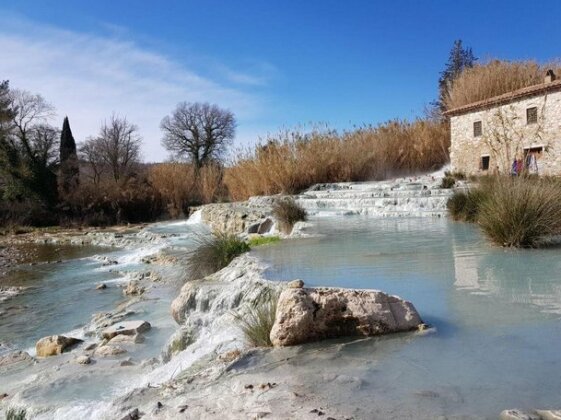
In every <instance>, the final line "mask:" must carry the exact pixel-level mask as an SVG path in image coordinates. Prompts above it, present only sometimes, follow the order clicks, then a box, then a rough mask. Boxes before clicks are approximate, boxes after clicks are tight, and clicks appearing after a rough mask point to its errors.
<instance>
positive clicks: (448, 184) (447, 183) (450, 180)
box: [440, 175, 456, 189]
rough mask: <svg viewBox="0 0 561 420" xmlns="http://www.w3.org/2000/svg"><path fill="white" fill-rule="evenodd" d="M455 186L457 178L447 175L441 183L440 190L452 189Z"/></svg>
mask: <svg viewBox="0 0 561 420" xmlns="http://www.w3.org/2000/svg"><path fill="white" fill-rule="evenodd" d="M454 185H456V178H454V177H453V176H448V175H446V176H445V177H444V178H442V182H441V183H440V188H446V189H449V188H452V187H453V186H454Z"/></svg>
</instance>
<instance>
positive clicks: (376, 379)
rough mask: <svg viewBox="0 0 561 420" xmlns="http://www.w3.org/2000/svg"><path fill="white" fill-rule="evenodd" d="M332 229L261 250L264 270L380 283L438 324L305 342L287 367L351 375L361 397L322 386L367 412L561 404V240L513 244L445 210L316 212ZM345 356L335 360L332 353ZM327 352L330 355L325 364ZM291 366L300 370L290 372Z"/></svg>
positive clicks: (467, 411)
mask: <svg viewBox="0 0 561 420" xmlns="http://www.w3.org/2000/svg"><path fill="white" fill-rule="evenodd" d="M313 222H314V224H315V225H316V226H315V230H316V231H317V232H318V233H320V234H321V235H322V236H320V237H316V238H307V239H301V240H286V241H283V242H281V243H280V244H277V245H272V246H265V247H261V248H259V249H257V250H256V251H254V252H255V254H257V255H258V256H259V257H261V258H262V259H263V260H264V261H265V262H266V263H267V264H268V265H269V266H270V268H269V269H268V271H267V272H266V277H268V278H270V279H276V280H290V279H294V278H301V279H303V280H304V281H305V283H306V284H307V285H308V286H336V287H352V288H373V289H381V290H384V291H386V292H389V293H392V294H397V295H399V296H401V297H403V298H405V299H407V300H410V301H412V302H413V303H414V305H415V306H416V308H417V309H418V311H419V312H420V314H421V316H422V317H423V319H424V321H425V322H427V323H429V324H431V325H433V326H434V327H435V329H434V330H433V331H432V332H431V333H429V334H426V335H418V334H417V335H415V334H405V335H395V336H388V337H383V338H375V339H368V340H363V341H359V342H356V343H353V344H350V345H348V346H345V347H344V350H343V351H340V352H339V351H335V350H334V349H336V348H339V347H337V346H338V345H339V344H340V342H338V343H337V344H335V343H332V342H325V343H322V344H320V346H322V352H324V356H323V357H318V356H317V348H318V345H317V344H315V345H311V346H304V347H303V349H302V351H303V355H301V356H299V360H300V362H298V363H295V364H293V365H292V364H289V365H288V367H286V369H287V371H286V372H287V374H292V375H301V374H302V367H303V366H304V365H305V366H306V370H305V371H306V372H318V371H319V372H322V371H324V372H331V371H336V372H338V373H339V374H340V373H341V372H344V373H345V374H346V375H353V376H354V377H357V378H359V379H360V383H361V385H360V386H359V387H358V388H356V389H355V388H353V391H352V393H351V394H349V395H346V393H345V392H344V391H343V390H341V389H339V388H337V387H333V386H332V387H331V388H330V385H328V384H324V385H322V386H321V387H319V389H323V391H322V392H325V393H326V395H327V397H328V399H330V400H331V401H333V403H334V404H336V403H337V401H340V403H341V404H342V405H348V404H349V402H350V404H351V405H354V406H355V407H356V412H355V413H354V414H355V415H356V416H357V418H435V417H437V416H474V417H476V418H480V417H484V418H496V417H497V416H498V414H499V413H500V412H501V411H502V410H504V409H507V408H516V407H518V408H527V409H531V408H559V407H560V406H561V258H560V257H561V249H548V250H507V249H502V248H497V247H493V246H491V245H488V244H487V242H486V241H485V239H484V238H483V237H482V236H481V234H480V232H479V231H478V229H477V227H475V226H473V225H466V224H460V223H454V222H451V221H448V220H445V219H367V218H361V217H348V218H336V219H330V218H321V219H316V220H313ZM333 352H334V353H337V357H330V356H329V355H330V354H331V353H333ZM326 360H328V362H326ZM290 369H292V370H290Z"/></svg>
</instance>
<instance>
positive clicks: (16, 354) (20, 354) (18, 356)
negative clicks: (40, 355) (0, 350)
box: [0, 350, 33, 371]
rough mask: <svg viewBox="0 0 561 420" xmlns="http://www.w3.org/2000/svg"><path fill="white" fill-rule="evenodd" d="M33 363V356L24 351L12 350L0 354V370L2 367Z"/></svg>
mask: <svg viewBox="0 0 561 420" xmlns="http://www.w3.org/2000/svg"><path fill="white" fill-rule="evenodd" d="M31 363H33V357H31V356H30V355H29V353H27V352H25V351H20V350H17V351H13V352H11V353H7V354H3V355H0V371H2V369H3V368H12V367H14V366H23V365H28V364H31Z"/></svg>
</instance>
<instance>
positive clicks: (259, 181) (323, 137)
mask: <svg viewBox="0 0 561 420" xmlns="http://www.w3.org/2000/svg"><path fill="white" fill-rule="evenodd" d="M448 147H449V134H448V128H447V125H445V124H442V123H440V122H436V121H430V120H420V119H419V120H415V121H413V122H409V121H402V120H393V121H389V122H387V123H385V124H382V125H379V126H377V127H364V128H360V129H356V130H354V131H348V132H343V133H337V132H335V131H332V130H314V131H312V132H310V133H303V132H301V131H281V132H279V133H278V134H276V135H273V136H269V137H268V138H267V139H266V140H265V141H264V142H263V143H262V144H260V145H258V146H257V147H256V148H255V150H245V151H241V152H240V153H239V154H238V156H237V158H236V159H235V161H234V163H233V165H232V166H231V167H229V168H228V169H227V170H226V174H225V183H226V186H227V188H228V191H229V193H230V197H231V198H232V199H233V200H245V199H247V198H248V197H250V196H253V195H270V194H277V193H285V194H293V193H297V192H299V191H302V190H304V189H306V188H308V187H310V186H311V185H313V184H317V183H325V182H345V181H366V180H379V179H385V178H387V177H388V176H391V175H395V174H408V173H414V172H420V171H427V170H431V169H435V168H437V167H439V166H442V165H443V164H445V163H446V162H447V161H448Z"/></svg>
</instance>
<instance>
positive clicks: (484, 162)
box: [481, 156, 491, 171]
mask: <svg viewBox="0 0 561 420" xmlns="http://www.w3.org/2000/svg"><path fill="white" fill-rule="evenodd" d="M490 160H491V158H490V157H489V156H481V170H482V171H487V170H489V161H490Z"/></svg>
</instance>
